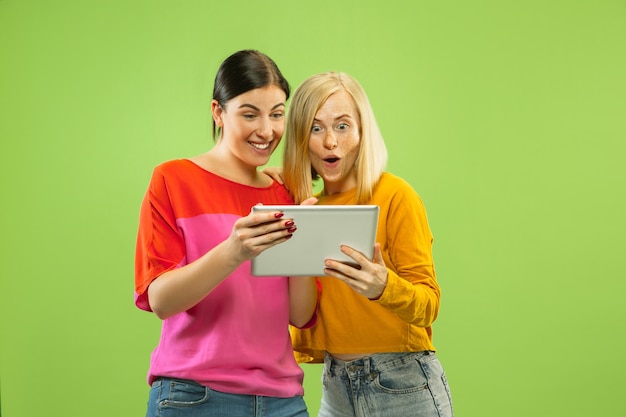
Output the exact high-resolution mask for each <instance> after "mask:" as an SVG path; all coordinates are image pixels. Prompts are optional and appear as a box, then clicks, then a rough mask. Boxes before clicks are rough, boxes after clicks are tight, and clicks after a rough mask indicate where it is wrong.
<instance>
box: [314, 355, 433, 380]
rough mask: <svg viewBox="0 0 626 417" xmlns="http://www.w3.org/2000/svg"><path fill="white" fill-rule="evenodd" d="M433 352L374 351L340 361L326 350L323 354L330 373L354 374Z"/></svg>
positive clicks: (400, 362)
mask: <svg viewBox="0 0 626 417" xmlns="http://www.w3.org/2000/svg"><path fill="white" fill-rule="evenodd" d="M434 354H435V352H431V351H429V350H424V351H421V352H392V353H376V354H373V355H370V356H365V357H363V358H359V359H355V360H352V361H342V360H340V359H337V358H333V357H332V356H331V355H329V354H328V352H326V353H325V354H324V365H325V367H326V369H327V370H328V372H330V373H331V375H339V374H342V373H345V374H349V375H354V374H357V373H363V374H369V373H371V372H375V371H385V370H388V369H394V368H397V367H398V366H402V365H405V364H407V363H410V362H413V361H416V360H419V359H421V358H423V357H426V356H429V355H434Z"/></svg>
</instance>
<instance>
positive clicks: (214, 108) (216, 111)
mask: <svg viewBox="0 0 626 417" xmlns="http://www.w3.org/2000/svg"><path fill="white" fill-rule="evenodd" d="M223 113H224V109H223V108H222V106H221V105H220V103H218V102H217V100H212V101H211V114H213V120H215V125H216V126H217V127H219V128H222V127H224V121H223V120H222V114H223Z"/></svg>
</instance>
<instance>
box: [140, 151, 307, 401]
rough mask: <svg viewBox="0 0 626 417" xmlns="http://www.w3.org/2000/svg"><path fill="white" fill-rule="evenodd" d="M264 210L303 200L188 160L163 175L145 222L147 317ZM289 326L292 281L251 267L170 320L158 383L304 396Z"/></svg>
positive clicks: (158, 173) (163, 168)
mask: <svg viewBox="0 0 626 417" xmlns="http://www.w3.org/2000/svg"><path fill="white" fill-rule="evenodd" d="M258 203H263V204H292V203H293V200H292V199H291V197H290V196H289V193H288V192H287V190H286V189H285V188H284V187H283V186H282V185H279V184H278V183H276V182H274V183H273V184H272V185H271V186H270V187H267V188H255V187H250V186H246V185H242V184H238V183H235V182H232V181H230V180H227V179H225V178H222V177H219V176H217V175H215V174H212V173H210V172H208V171H206V170H204V169H202V168H200V167H199V166H197V165H195V164H194V163H193V162H191V161H190V160H186V159H181V160H173V161H169V162H165V163H163V164H161V165H159V166H157V167H156V168H155V170H154V172H153V175H152V179H151V181H150V185H149V187H148V190H147V192H146V195H145V197H144V200H143V203H142V206H141V213H140V221H139V233H138V239H137V248H136V259H135V303H136V305H137V307H139V308H141V309H143V310H146V311H150V301H149V299H148V291H147V288H148V286H149V285H150V283H151V282H152V281H153V280H154V279H156V278H157V277H159V276H160V275H161V274H162V273H164V272H166V271H168V270H171V269H174V268H178V267H181V266H183V265H186V264H188V263H190V262H193V261H194V260H196V259H197V258H199V257H201V256H202V255H203V254H205V253H206V252H207V251H209V250H211V248H213V247H214V246H216V245H217V244H218V243H220V242H222V241H224V240H225V239H226V238H227V237H228V236H229V235H230V232H231V230H232V226H233V223H234V222H235V221H236V220H237V219H238V218H240V217H242V216H246V215H248V213H250V209H251V207H252V206H254V205H255V204H258ZM164 279H166V278H164ZM314 320H315V317H314V318H313V319H312V321H314ZM288 325H289V298H288V279H287V278H286V277H263V278H259V277H253V276H252V275H251V273H250V262H249V261H247V262H244V263H243V264H241V265H240V266H239V268H237V269H236V270H235V271H234V272H233V273H232V274H231V275H230V276H229V277H228V278H226V279H225V280H224V281H223V282H222V283H221V284H220V285H219V286H218V287H217V288H216V289H215V290H214V291H212V292H211V293H210V294H209V295H208V296H207V297H206V298H204V299H203V300H202V301H201V302H199V303H198V304H197V305H196V306H194V307H193V308H191V309H189V310H188V311H185V312H182V313H180V314H177V315H175V316H173V317H170V318H168V319H165V320H163V323H162V330H161V338H160V341H159V343H158V345H157V347H156V348H155V349H154V351H153V353H152V357H151V361H150V370H149V373H148V383H150V384H151V383H152V382H153V381H154V379H155V378H156V377H158V376H164V377H175V378H183V379H190V380H194V381H197V382H199V383H200V384H203V385H206V386H208V387H210V388H212V389H214V390H217V391H222V392H228V393H234V394H251V395H266V396H276V397H291V396H294V395H302V394H303V389H302V379H303V372H302V370H301V369H300V367H299V366H298V365H297V363H296V361H295V359H294V356H293V351H292V346H291V341H290V337H289V332H288Z"/></svg>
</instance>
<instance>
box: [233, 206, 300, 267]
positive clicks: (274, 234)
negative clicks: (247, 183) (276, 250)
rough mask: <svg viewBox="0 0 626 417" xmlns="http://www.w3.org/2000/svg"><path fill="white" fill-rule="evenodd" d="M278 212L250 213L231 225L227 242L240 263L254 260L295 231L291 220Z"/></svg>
mask: <svg viewBox="0 0 626 417" xmlns="http://www.w3.org/2000/svg"><path fill="white" fill-rule="evenodd" d="M283 216H284V214H283V213H282V212H280V211H271V212H259V213H253V212H250V214H248V215H247V216H246V217H241V218H240V219H238V220H237V221H235V224H234V225H233V229H232V231H231V234H230V237H229V238H228V240H229V241H230V243H231V244H232V245H233V246H234V248H235V250H236V252H237V253H238V254H239V255H240V262H243V261H247V260H250V259H253V258H256V257H257V256H258V255H259V254H260V253H261V252H263V251H264V250H266V249H269V248H271V247H272V246H275V245H278V244H279V243H282V242H285V241H286V240H288V239H289V238H291V236H292V235H293V233H294V232H295V231H296V229H297V228H296V225H295V223H294V221H293V219H289V218H283Z"/></svg>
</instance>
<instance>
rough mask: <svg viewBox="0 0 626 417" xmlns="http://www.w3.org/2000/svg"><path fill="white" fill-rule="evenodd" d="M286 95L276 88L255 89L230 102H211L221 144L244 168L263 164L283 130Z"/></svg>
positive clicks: (273, 86) (274, 147)
mask: <svg viewBox="0 0 626 417" xmlns="http://www.w3.org/2000/svg"><path fill="white" fill-rule="evenodd" d="M286 98H287V96H286V94H285V92H284V91H283V90H282V89H281V88H280V87H278V86H276V85H270V86H267V87H263V88H256V89H254V90H250V91H247V92H245V93H243V94H240V95H238V96H236V97H234V98H232V99H230V100H229V101H228V102H227V103H226V105H225V107H222V106H220V105H219V104H218V103H217V102H216V101H213V117H214V119H215V123H216V124H217V126H219V127H221V128H222V136H221V138H220V142H222V145H225V146H227V147H228V149H229V151H230V153H231V154H232V155H234V156H235V157H236V158H238V159H239V160H240V161H242V162H243V163H244V164H245V165H250V166H255V167H258V166H261V165H265V164H266V163H267V162H268V160H269V158H270V156H271V155H272V152H274V150H275V149H276V147H277V146H278V144H279V143H280V139H281V138H282V136H283V132H284V130H285V100H286Z"/></svg>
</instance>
